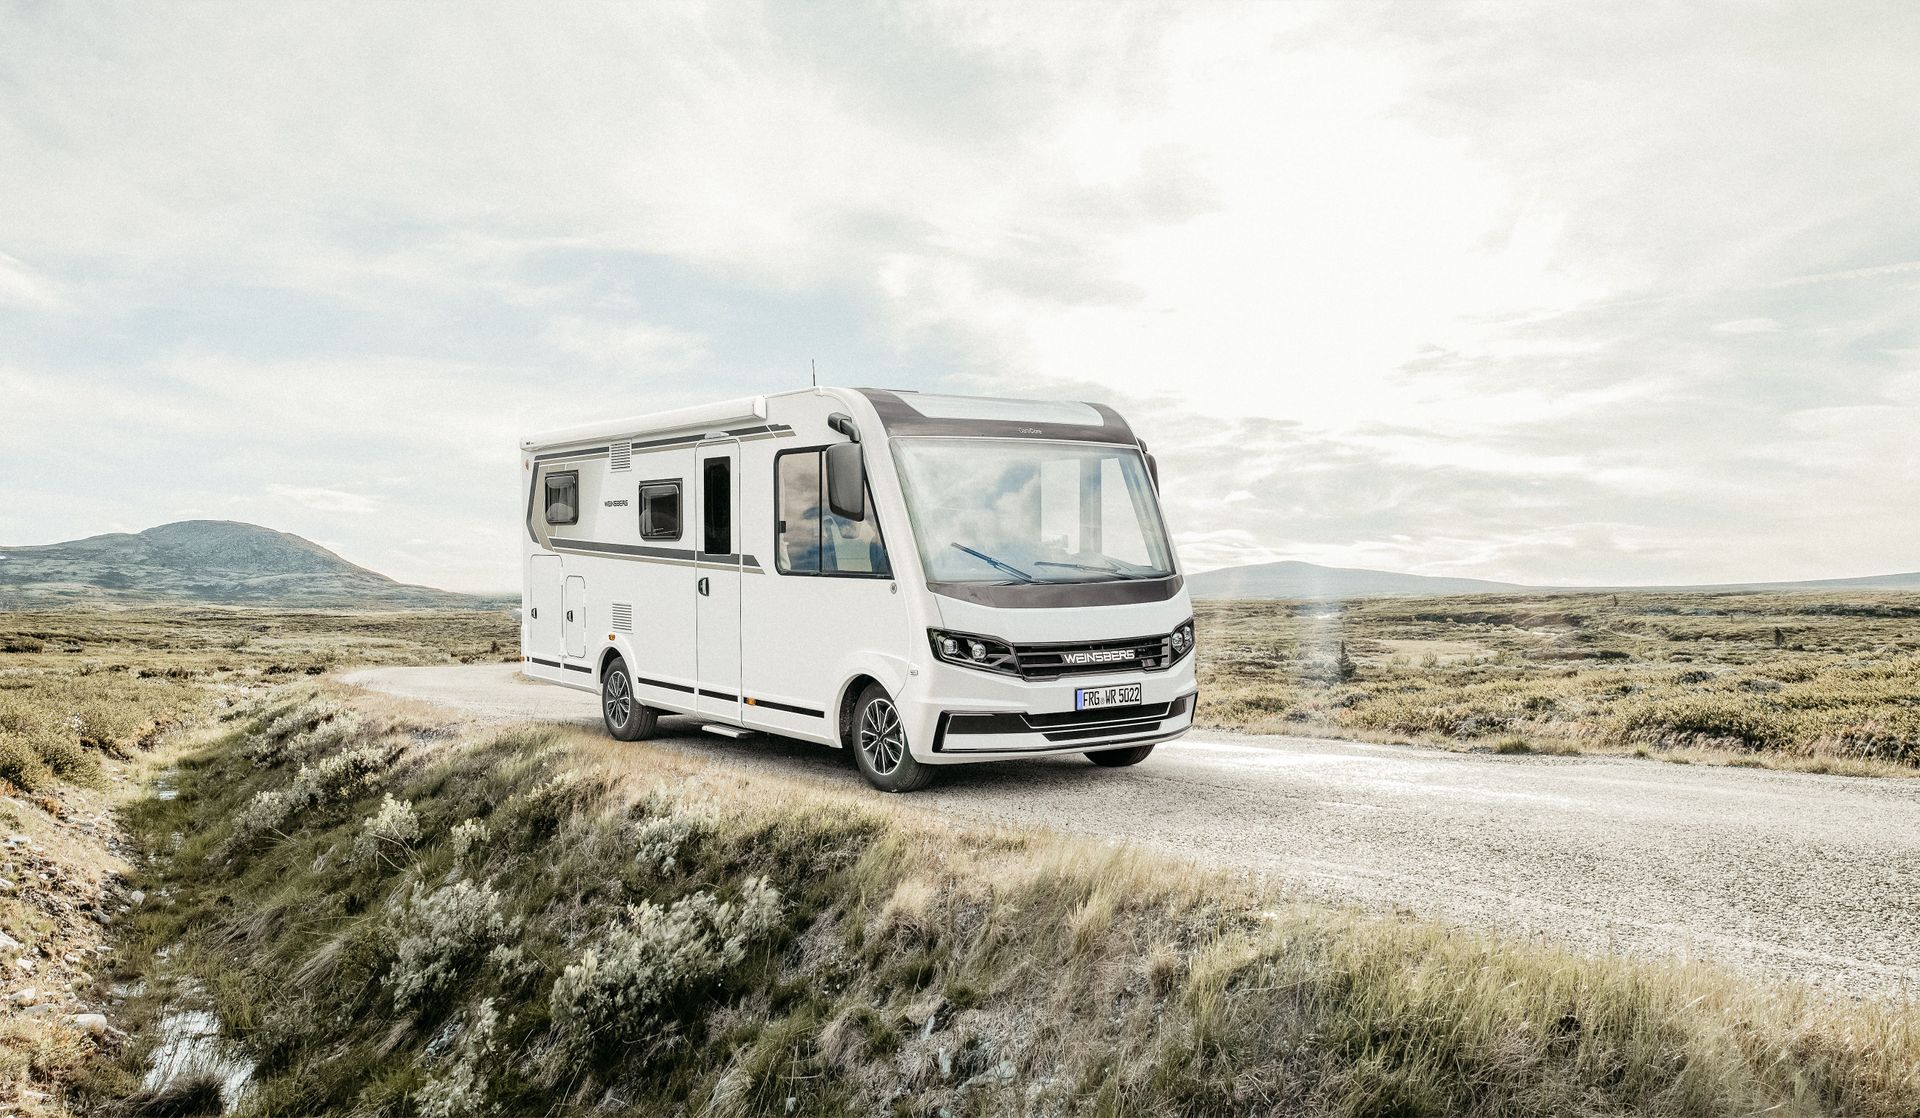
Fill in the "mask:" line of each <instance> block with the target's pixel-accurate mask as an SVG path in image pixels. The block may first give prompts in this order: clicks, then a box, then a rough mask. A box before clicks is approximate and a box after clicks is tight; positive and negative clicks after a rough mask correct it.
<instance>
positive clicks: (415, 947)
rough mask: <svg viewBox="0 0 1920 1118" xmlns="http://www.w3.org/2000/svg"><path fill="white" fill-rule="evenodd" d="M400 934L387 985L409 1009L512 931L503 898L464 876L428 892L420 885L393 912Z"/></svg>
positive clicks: (393, 927) (392, 924)
mask: <svg viewBox="0 0 1920 1118" xmlns="http://www.w3.org/2000/svg"><path fill="white" fill-rule="evenodd" d="M390 930H391V931H392V933H393V934H394V935H395V936H397V937H398V942H397V943H396V944H395V947H394V962H393V967H392V969H391V970H389V971H388V972H387V978H386V985H387V989H388V992H389V993H391V994H392V996H393V1006H394V1008H395V1009H406V1008H407V1007H408V1006H410V1005H413V1004H415V1003H416V1002H418V1001H420V1000H422V999H424V998H427V997H430V996H432V995H434V994H436V993H439V992H440V991H442V990H444V989H446V988H447V987H448V986H450V985H451V984H452V983H453V981H454V980H455V979H456V978H458V977H459V976H460V975H461V974H462V973H463V972H465V971H466V970H468V969H470V968H471V967H472V966H473V965H474V964H475V963H477V962H479V961H480V959H482V958H483V957H484V956H485V955H486V953H487V952H486V949H487V947H488V945H489V944H491V943H493V942H494V941H496V940H498V939H500V938H501V937H502V936H503V935H505V934H506V932H507V921H506V918H505V917H503V916H501V914H500V897H499V895H498V894H496V893H495V892H494V891H493V889H492V888H491V887H489V886H485V885H475V884H474V883H472V882H471V881H466V880H464V879H463V880H460V881H456V882H454V883H453V884H451V885H446V886H442V887H441V888H439V889H435V890H433V891H432V892H427V891H426V890H425V889H424V888H422V887H421V886H418V885H416V886H414V887H413V891H412V892H411V893H410V894H409V895H408V897H407V901H406V903H405V904H404V905H402V906H400V907H399V909H398V910H397V911H395V912H394V913H393V914H392V919H391V922H390Z"/></svg>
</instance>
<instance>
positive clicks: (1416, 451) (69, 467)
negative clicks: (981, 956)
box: [0, 0, 1920, 590]
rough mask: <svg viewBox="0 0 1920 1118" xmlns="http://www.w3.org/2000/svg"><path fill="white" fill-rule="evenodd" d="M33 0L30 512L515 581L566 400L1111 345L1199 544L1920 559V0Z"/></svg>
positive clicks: (17, 476) (1856, 562)
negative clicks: (1120, 0) (519, 489)
mask: <svg viewBox="0 0 1920 1118" xmlns="http://www.w3.org/2000/svg"><path fill="white" fill-rule="evenodd" d="M1841 15H1842V14H1841V13H1840V12H1838V11H1836V9H1834V8H1833V7H1831V6H1829V5H1821V4H1814V3H1801V4H1774V3H1764V2H1757V0H1742V2H1738V3H1700V4H1690V5H1667V4H1626V3H1608V4H1592V5H1585V6H1576V5H1568V4H1555V5H1519V6H1516V5H1507V4H1492V5H1466V6H1453V5H1445V4H1441V3H1427V2H1406V3H1400V4H1378V5H1376V4H1338V5H1328V6H1319V5H1314V4H1306V3H1298V4H1278V3H1274V4H1254V5H1246V6H1232V5H1218V4H1180V5H1166V6H1160V5H1143V6H1122V5H1115V4H1110V3H1101V4H1093V5H1086V6H1076V5H1069V4H1066V3H1047V4H1033V3H1023V4H1012V5H1008V6H1005V7H989V6H980V5H958V6H951V5H942V4H922V5H913V6H898V7H896V6H893V5H886V6H874V7H864V6H859V5H855V4H831V5H830V4H789V3H772V4H768V5H766V6H764V7H756V6H754V5H751V4H726V5H720V6H714V7H706V6H701V5H666V4H661V5H618V6H616V5H606V6H589V5H565V6H532V5H528V6H524V7H515V6H497V5H489V4H463V5H444V6H430V5H386V4H368V5H365V6H359V7H354V6H341V5H331V4H330V5H320V4H310V5H305V6H302V5H297V4H295V5H276V6H271V7H260V6H257V5H246V4H237V3H236V4H230V5H145V6H135V5H126V6H121V7H114V6H109V5H60V6H56V5H47V4H38V3H27V2H24V0H22V2H3V0H0V432H4V434H3V436H0V479H3V480H0V543H7V544H21V543H44V542H50V541H53V540H59V539H68V538H74V537H78V536H83V535H88V534H92V533H97V532H105V531H116V530H137V529H140V528H144V527H148V526H151V525H153V524H157V523H161V522H165V521H169V520H175V519H182V518H187V517H216V518H231V519H241V520H250V521H255V522H258V523H262V524H266V525H270V526H272V527H277V528H282V529H285V530H288V531H293V532H297V533H300V534H301V535H305V536H308V537H310V538H312V539H315V540H318V541H320V542H322V543H325V544H327V545H329V546H331V547H334V548H335V549H336V550H338V551H340V552H341V553H343V554H344V555H346V556H347V557H348V558H350V559H353V560H355V561H357V562H360V563H364V564H367V565H369V566H372V567H375V568H377V569H380V570H383V571H385V572H388V573H390V574H393V575H395V576H397V577H400V578H403V579H406V580H408V581H418V582H426V583H430V584H435V585H440V586H446V587H451V588H455V589H465V590H503V589H508V588H511V587H513V586H515V585H516V584H517V581H518V580H517V573H516V572H517V566H516V564H517V552H516V546H517V545H516V543H515V539H516V537H515V532H514V521H515V517H516V515H517V511H518V507H519V499H518V497H517V496H516V493H515V487H516V485H517V482H518V469H517V459H516V456H515V454H516V452H515V440H516V437H517V436H518V435H519V434H520V433H522V432H524V431H527V430H533V429H539V428H543V427H549V426H555V425H560V424H565V423H571V422H575V421H579V420H582V419H587V418H593V417H596V416H599V415H605V414H630V413H636V412H644V411H648V410H653V409H656V408H667V407H675V406H679V405H683V404H687V403H691V402H696V401H699V400H704V399H711V398H718V397H725V396H735V395H742V394H747V393H751V392H759V391H771V390H778V389H784V388H791V387H795V386H798V385H801V384H804V383H805V382H806V376H807V372H806V370H807V362H808V360H809V359H810V358H811V359H814V360H816V361H817V362H818V363H819V367H820V371H821V378H822V381H823V382H831V383H844V384H871V385H882V386H890V387H908V388H921V389H942V390H950V391H951V390H957V391H979V392H999V393H1007V394H1016V395H1028V396H1068V397H1080V398H1094V399H1101V400H1105V401H1108V402H1111V403H1114V404H1115V405H1117V406H1119V407H1121V408H1122V409H1123V410H1125V411H1127V412H1128V413H1129V414H1130V415H1131V416H1132V417H1133V418H1134V420H1135V422H1136V426H1137V427H1139V428H1140V429H1141V430H1142V431H1143V433H1144V434H1145V436H1146V437H1147V439H1148V440H1149V442H1150V443H1151V444H1152V445H1153V446H1154V448H1155V450H1156V451H1157V452H1158V453H1159V454H1160V456H1161V458H1162V465H1163V473H1164V477H1165V479H1166V482H1167V487H1168V503H1169V509H1168V516H1169V520H1170V522H1171V524H1172V526H1173V528H1174V530H1175V531H1176V533H1177V535H1178V539H1179V543H1180V547H1181V550H1182V553H1183V555H1184V556H1185V558H1186V561H1187V563H1188V564H1189V566H1190V567H1193V568H1203V567H1211V566H1220V565H1225V564H1230V563H1239V562H1256V561H1263V560H1267V559H1275V558H1300V559H1308V560H1314V561H1318V562H1326V563H1337V564H1344V565H1356V566H1373V567H1384V568H1391V569H1398V570H1408V571H1417V572H1423V573H1431V574H1465V575H1477V576H1485V577H1492V578H1506V579H1514V580H1520V581H1528V582H1543V583H1581V582H1607V583H1636V582H1650V583H1658V582H1683V581H1684V582H1692V581H1722V580H1725V581H1733V580H1747V579H1763V578H1815V577H1827V576H1843V575H1854V574H1867V573H1879V572H1887V571H1895V570H1900V571H1906V570H1914V569H1920V515H1917V514H1920V497H1916V493H1920V206H1916V204H1915V199H1916V197H1920V194H1917V193H1916V192H1917V191H1920V66H1916V65H1915V64H1914V59H1915V58H1916V57H1920V8H1917V7H1916V6H1914V5H1912V4H1910V3H1902V2H1894V3H1886V4H1880V5H1875V4H1871V3H1863V4H1856V5H1848V6H1847V8H1846V11H1845V13H1844V18H1841Z"/></svg>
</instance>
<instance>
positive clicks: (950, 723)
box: [903, 656, 1199, 765]
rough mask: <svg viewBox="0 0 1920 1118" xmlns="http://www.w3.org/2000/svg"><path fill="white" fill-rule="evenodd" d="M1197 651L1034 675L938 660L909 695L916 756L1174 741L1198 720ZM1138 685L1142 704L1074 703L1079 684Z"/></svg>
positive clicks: (944, 761) (959, 758)
mask: <svg viewBox="0 0 1920 1118" xmlns="http://www.w3.org/2000/svg"><path fill="white" fill-rule="evenodd" d="M1193 662H1194V657H1192V656H1187V657H1184V658H1182V659H1181V660H1179V661H1177V662H1176V663H1175V664H1174V665H1173V666H1172V667H1171V668H1168V669H1167V670H1166V671H1163V672H1137V671H1136V672H1127V673H1124V674H1123V673H1112V674H1108V673H1101V674H1088V675H1079V676H1069V677H1065V678H1061V679H1055V680H1046V681H1031V680H1020V679H1014V678H1008V677H1004V676H998V675H993V674H990V673H986V672H976V671H971V670H969V669H966V668H958V667H951V666H947V665H943V664H936V665H933V666H932V667H930V668H926V669H922V675H921V676H920V679H921V680H922V681H924V682H923V686H921V687H919V688H915V689H914V691H915V692H916V693H914V694H911V695H909V696H906V698H907V700H908V701H907V703H905V704H903V706H905V707H906V709H905V710H904V711H903V713H905V714H906V715H907V743H908V748H909V749H911V750H912V751H913V756H914V759H916V760H918V761H921V762H923V763H925V764H934V765H951V764H964V763H967V762H972V761H993V760H1002V759H1009V758H1017V757H1032V756H1042V755H1046V754H1053V753H1086V752H1091V751H1093V750H1099V749H1112V748H1124V747H1127V746H1136V745H1149V744H1152V743H1155V742H1163V741H1171V740H1172V739H1174V738H1177V737H1179V736H1180V735H1182V734H1184V733H1186V732H1187V730H1188V729H1190V728H1191V727H1192V726H1193V713H1194V706H1195V703H1196V702H1197V700H1198V698H1199V688H1198V686H1197V684H1196V683H1195V681H1194V670H1193ZM1126 683H1138V684H1140V685H1141V696H1140V697H1141V702H1140V705H1138V706H1128V707H1113V708H1107V709H1102V710H1092V711H1076V710H1074V709H1073V705H1074V692H1075V691H1076V690H1077V689H1079V688H1082V687H1109V686H1113V685H1115V684H1126Z"/></svg>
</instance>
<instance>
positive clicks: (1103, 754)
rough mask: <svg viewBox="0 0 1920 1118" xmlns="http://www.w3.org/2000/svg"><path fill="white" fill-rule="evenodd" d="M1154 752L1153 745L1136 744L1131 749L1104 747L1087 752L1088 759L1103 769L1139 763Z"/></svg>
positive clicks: (1121, 767)
mask: <svg viewBox="0 0 1920 1118" xmlns="http://www.w3.org/2000/svg"><path fill="white" fill-rule="evenodd" d="M1152 752H1153V746H1151V745H1136V746H1133V747H1131V748H1129V749H1102V750H1099V751H1097V752H1094V753H1089V754H1087V760H1089V761H1092V762H1093V763H1094V764H1096V765H1099V766H1100V767H1101V768H1103V769H1123V768H1126V767H1127V766H1128V765H1137V764H1139V763H1140V762H1142V761H1144V760H1146V759H1147V754H1149V753H1152Z"/></svg>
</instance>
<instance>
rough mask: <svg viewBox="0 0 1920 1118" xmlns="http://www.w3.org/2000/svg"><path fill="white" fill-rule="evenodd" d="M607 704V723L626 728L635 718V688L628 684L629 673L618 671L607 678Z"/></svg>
mask: <svg viewBox="0 0 1920 1118" xmlns="http://www.w3.org/2000/svg"><path fill="white" fill-rule="evenodd" d="M606 703H607V721H608V722H611V723H612V724H614V725H615V726H625V725H626V724H627V719H629V718H631V717H633V688H632V687H630V686H628V684H627V673H625V672H621V671H616V672H614V673H613V674H612V675H610V676H608V677H607V696H606Z"/></svg>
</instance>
